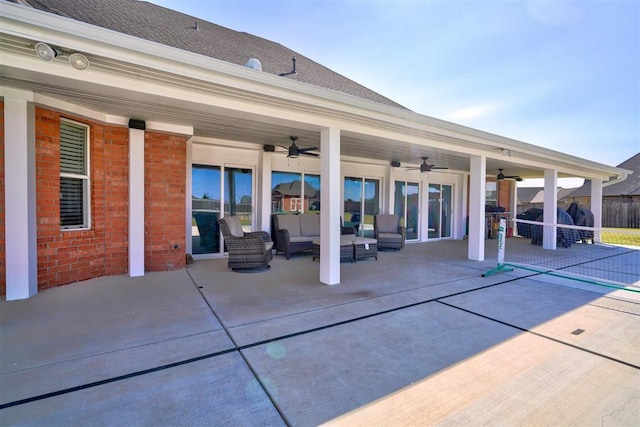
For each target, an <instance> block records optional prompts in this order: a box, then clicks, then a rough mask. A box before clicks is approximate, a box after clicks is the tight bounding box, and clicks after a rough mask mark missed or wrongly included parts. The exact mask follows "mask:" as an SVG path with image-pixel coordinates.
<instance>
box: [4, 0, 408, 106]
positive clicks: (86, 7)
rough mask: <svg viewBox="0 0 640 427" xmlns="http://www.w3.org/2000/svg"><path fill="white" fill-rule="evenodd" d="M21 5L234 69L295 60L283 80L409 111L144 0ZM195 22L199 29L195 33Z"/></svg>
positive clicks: (287, 54) (309, 63)
mask: <svg viewBox="0 0 640 427" xmlns="http://www.w3.org/2000/svg"><path fill="white" fill-rule="evenodd" d="M11 1H13V2H17V1H16V0H11ZM20 3H22V4H28V5H30V6H32V7H33V8H35V9H39V10H43V11H46V12H50V13H55V14H57V15H61V16H65V17H68V18H71V19H75V20H77V21H81V22H85V23H89V24H92V25H96V26H99V27H103V28H108V29H110V30H114V31H118V32H120V33H124V34H129V35H132V36H135V37H139V38H142V39H145V40H150V41H154V42H157V43H161V44H164V45H167V46H172V47H175V48H178V49H181V50H185V51H189V52H194V53H198V54H201V55H205V56H209V57H212V58H216V59H220V60H222V61H226V62H230V63H233V64H238V65H245V64H246V63H247V61H248V60H249V58H256V59H258V60H259V61H260V62H261V64H262V71H264V72H266V73H271V74H276V75H277V74H280V73H287V72H289V71H291V69H292V61H291V58H293V57H294V56H295V57H296V59H297V67H296V68H297V74H295V75H289V76H286V77H282V78H287V79H294V80H298V81H301V82H305V83H308V84H312V85H315V86H319V87H323V88H325V89H330V90H334V91H337V92H342V93H346V94H349V95H353V96H356V97H359V98H362V99H367V100H370V101H374V102H378V103H381V104H386V105H391V106H394V107H399V108H405V107H403V106H401V105H400V104H398V103H396V102H394V101H392V100H390V99H389V98H386V97H384V96H382V95H380V94H378V93H376V92H374V91H372V90H370V89H368V88H366V87H364V86H362V85H360V84H358V83H356V82H354V81H353V80H350V79H348V78H346V77H344V76H342V75H340V74H338V73H336V72H334V71H332V70H330V69H328V68H327V67H324V66H323V65H320V64H318V63H317V62H315V61H313V60H311V59H310V58H307V57H306V56H304V55H302V54H300V53H298V52H294V51H293V50H291V49H288V48H286V47H285V46H282V45H280V44H278V43H275V42H272V41H269V40H266V39H264V38H261V37H256V36H253V35H251V34H248V33H245V32H238V31H234V30H231V29H228V28H225V27H222V26H220V25H216V24H213V23H211V22H207V21H204V20H202V19H199V18H196V17H194V16H189V15H186V14H183V13H180V12H176V11H173V10H170V9H166V8H164V7H161V6H157V5H155V4H151V3H148V2H145V1H136V0H21V1H20ZM196 22H197V27H198V29H196V28H195V26H196Z"/></svg>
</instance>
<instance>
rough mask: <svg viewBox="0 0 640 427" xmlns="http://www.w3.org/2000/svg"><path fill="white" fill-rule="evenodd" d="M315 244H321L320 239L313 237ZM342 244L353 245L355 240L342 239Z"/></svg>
mask: <svg viewBox="0 0 640 427" xmlns="http://www.w3.org/2000/svg"><path fill="white" fill-rule="evenodd" d="M313 244H314V245H318V246H320V239H313ZM340 246H353V241H351V240H348V239H340Z"/></svg>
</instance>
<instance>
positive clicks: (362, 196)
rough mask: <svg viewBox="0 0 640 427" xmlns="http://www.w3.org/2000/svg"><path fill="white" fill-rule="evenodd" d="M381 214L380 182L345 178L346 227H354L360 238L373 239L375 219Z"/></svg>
mask: <svg viewBox="0 0 640 427" xmlns="http://www.w3.org/2000/svg"><path fill="white" fill-rule="evenodd" d="M379 212H380V180H378V179H369V178H358V177H345V178H344V213H343V216H342V219H343V221H344V225H345V226H347V227H354V228H355V229H356V231H357V233H358V235H360V236H364V237H373V236H374V232H373V217H374V216H375V215H377V214H378V213H379Z"/></svg>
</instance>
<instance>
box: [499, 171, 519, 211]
mask: <svg viewBox="0 0 640 427" xmlns="http://www.w3.org/2000/svg"><path fill="white" fill-rule="evenodd" d="M512 185H515V181H510V180H506V179H505V180H502V181H498V206H502V207H503V208H504V210H505V211H506V212H511V186H512Z"/></svg>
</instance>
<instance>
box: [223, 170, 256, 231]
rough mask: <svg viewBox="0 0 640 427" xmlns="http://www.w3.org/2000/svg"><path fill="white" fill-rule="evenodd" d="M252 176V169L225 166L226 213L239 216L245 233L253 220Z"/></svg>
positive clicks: (249, 229)
mask: <svg viewBox="0 0 640 427" xmlns="http://www.w3.org/2000/svg"><path fill="white" fill-rule="evenodd" d="M252 176H253V174H252V171H251V169H240V168H224V214H225V215H231V216H237V217H239V218H240V224H241V225H242V230H243V231H244V232H245V233H247V232H250V231H251V223H252V220H253V197H252V193H253V191H252V190H253V188H252Z"/></svg>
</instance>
